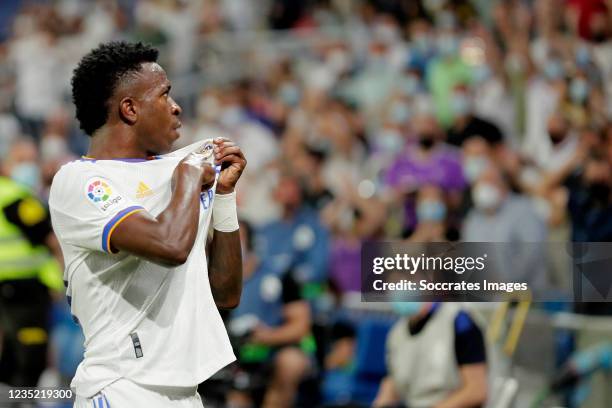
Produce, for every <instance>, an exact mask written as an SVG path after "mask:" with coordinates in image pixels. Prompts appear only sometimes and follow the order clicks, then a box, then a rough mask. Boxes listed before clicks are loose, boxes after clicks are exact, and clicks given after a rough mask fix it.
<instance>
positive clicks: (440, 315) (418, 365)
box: [373, 302, 488, 408]
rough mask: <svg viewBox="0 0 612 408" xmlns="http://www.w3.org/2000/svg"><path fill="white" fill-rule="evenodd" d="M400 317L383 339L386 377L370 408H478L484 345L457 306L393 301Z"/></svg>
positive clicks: (482, 394)
mask: <svg viewBox="0 0 612 408" xmlns="http://www.w3.org/2000/svg"><path fill="white" fill-rule="evenodd" d="M394 306H395V309H396V310H397V311H398V312H400V313H401V314H402V315H403V317H402V318H400V319H399V320H398V322H397V323H396V324H395V326H393V328H392V329H391V332H390V333H389V335H388V337H387V350H386V360H387V368H388V375H387V376H386V377H385V378H384V379H383V381H382V382H381V384H380V388H379V390H378V395H377V396H376V399H375V400H374V403H373V406H374V407H380V408H382V407H389V406H394V404H398V403H403V404H404V405H405V406H407V407H436V408H443V407H482V406H484V404H485V402H486V399H487V389H488V386H487V362H486V347H485V343H484V338H483V335H482V331H481V330H480V328H479V327H478V325H477V324H476V323H475V320H474V319H473V318H472V316H471V315H470V313H469V312H468V311H467V310H465V309H463V308H461V307H460V306H459V305H458V304H456V303H422V302H394Z"/></svg>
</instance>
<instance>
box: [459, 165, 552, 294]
mask: <svg viewBox="0 0 612 408" xmlns="http://www.w3.org/2000/svg"><path fill="white" fill-rule="evenodd" d="M472 200H473V202H474V206H475V208H474V209H472V210H471V211H470V212H469V213H468V215H467V217H466V220H465V223H464V225H463V231H462V234H461V238H462V240H464V241H466V242H505V243H515V244H517V245H516V246H512V245H507V246H504V247H501V249H502V252H501V255H500V256H499V257H497V258H496V259H497V261H498V264H496V265H494V268H493V270H494V271H496V272H497V273H499V274H500V275H501V277H502V278H503V279H507V280H509V281H511V280H517V279H518V280H521V279H523V281H524V282H529V283H530V284H531V285H532V288H534V289H536V288H542V287H544V286H545V284H546V279H547V278H546V270H545V257H544V256H543V255H542V254H544V253H545V252H544V249H543V245H544V243H545V242H546V237H547V234H548V230H547V227H546V223H545V221H544V220H543V219H542V218H541V217H540V216H539V215H538V213H537V211H536V209H535V206H534V203H533V201H532V200H531V199H529V198H527V197H524V196H521V195H517V194H515V193H513V192H511V191H510V189H509V186H508V182H507V181H506V180H505V179H504V176H503V175H502V173H501V171H500V170H499V168H497V167H496V166H495V165H494V164H491V165H490V166H489V167H488V168H487V169H486V170H485V171H484V172H483V173H482V174H481V175H480V177H479V178H478V179H477V181H476V183H475V184H474V186H473V187H472Z"/></svg>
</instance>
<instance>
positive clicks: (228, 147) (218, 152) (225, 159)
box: [213, 137, 247, 194]
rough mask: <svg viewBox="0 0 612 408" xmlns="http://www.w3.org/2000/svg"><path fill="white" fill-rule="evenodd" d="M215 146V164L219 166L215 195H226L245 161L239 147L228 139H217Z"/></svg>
mask: <svg viewBox="0 0 612 408" xmlns="http://www.w3.org/2000/svg"><path fill="white" fill-rule="evenodd" d="M213 143H214V145H215V147H214V154H215V162H216V163H217V164H221V174H219V180H217V193H219V194H228V193H231V192H233V191H234V187H235V186H236V183H237V182H238V179H239V178H240V175H241V174H242V172H243V171H244V168H245V167H246V164H247V161H246V159H245V158H244V154H243V153H242V150H240V147H239V146H238V145H236V144H235V143H234V142H232V141H231V140H229V139H226V138H223V137H218V138H216V139H215V140H213Z"/></svg>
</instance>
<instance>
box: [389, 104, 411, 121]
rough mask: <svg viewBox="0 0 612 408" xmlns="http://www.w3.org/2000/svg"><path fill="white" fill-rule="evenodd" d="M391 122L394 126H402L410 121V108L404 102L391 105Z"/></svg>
mask: <svg viewBox="0 0 612 408" xmlns="http://www.w3.org/2000/svg"><path fill="white" fill-rule="evenodd" d="M390 115H391V120H392V121H393V123H396V124H403V123H405V122H406V121H407V120H408V119H410V108H409V107H408V104H406V103H405V102H395V103H393V105H391V112H390Z"/></svg>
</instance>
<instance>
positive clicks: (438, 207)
mask: <svg viewBox="0 0 612 408" xmlns="http://www.w3.org/2000/svg"><path fill="white" fill-rule="evenodd" d="M416 215H417V218H418V220H419V221H443V220H444V217H446V206H445V205H444V203H443V202H442V201H438V200H423V201H422V202H420V203H419V205H417V209H416Z"/></svg>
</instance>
